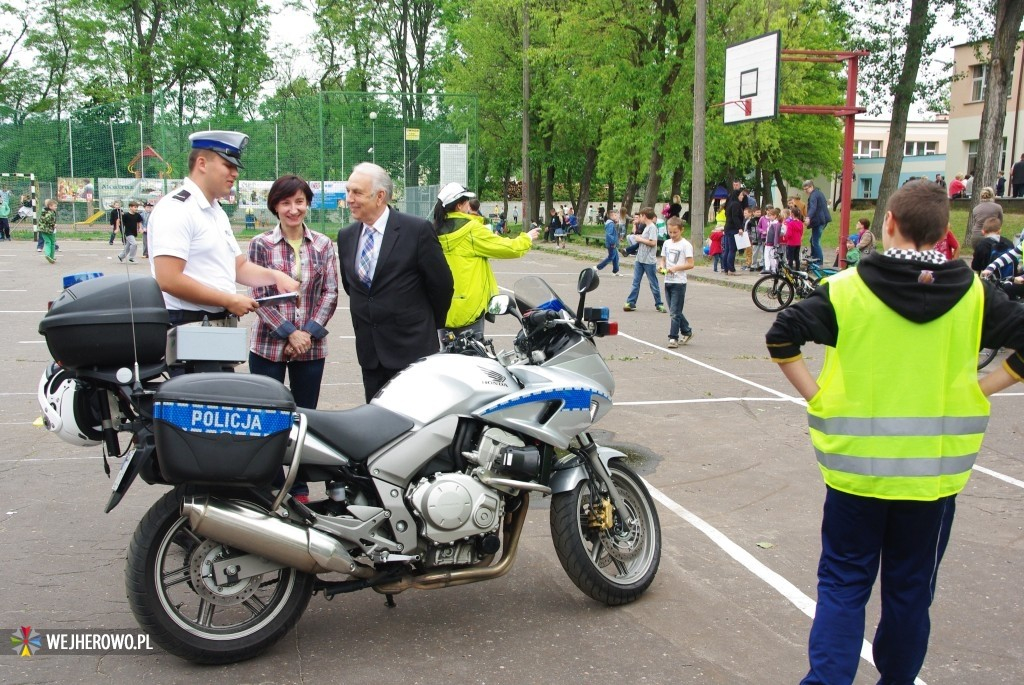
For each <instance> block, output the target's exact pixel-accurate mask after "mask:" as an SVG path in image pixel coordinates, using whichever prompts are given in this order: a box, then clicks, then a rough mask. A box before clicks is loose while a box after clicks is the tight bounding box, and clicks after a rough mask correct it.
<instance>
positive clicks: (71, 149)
mask: <svg viewBox="0 0 1024 685" xmlns="http://www.w3.org/2000/svg"><path fill="white" fill-rule="evenodd" d="M68 158H69V159H70V160H71V181H72V182H74V180H75V146H74V143H73V142H72V140H71V117H68ZM77 204H78V201H77V198H72V199H71V228H72V230H74V228H75V224H77V223H78V212H77V207H76V206H75V205H77Z"/></svg>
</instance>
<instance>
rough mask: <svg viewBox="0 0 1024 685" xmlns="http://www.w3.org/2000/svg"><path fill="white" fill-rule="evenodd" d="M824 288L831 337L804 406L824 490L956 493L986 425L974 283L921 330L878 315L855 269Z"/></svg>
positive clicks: (893, 495) (929, 495)
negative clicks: (831, 312)
mask: <svg viewBox="0 0 1024 685" xmlns="http://www.w3.org/2000/svg"><path fill="white" fill-rule="evenodd" d="M828 284H829V299H830V300H831V302H832V306H833V308H834V309H835V314H836V323H837V328H838V331H839V336H838V339H837V343H836V346H835V347H829V348H828V349H827V351H826V353H825V364H824V367H823V368H822V370H821V375H820V376H819V377H818V385H819V387H820V390H819V392H818V393H817V394H816V395H815V396H814V397H813V398H811V401H810V402H809V403H808V407H807V413H808V423H809V426H810V434H811V443H812V444H813V445H814V450H815V452H816V454H817V458H818V466H819V468H820V469H821V472H822V474H823V476H824V478H825V483H827V484H828V485H829V486H830V487H833V488H835V489H836V490H841V491H843V492H847V493H850V494H854V495H860V496H864V497H876V498H879V499H901V500H921V501H932V500H936V499H939V498H941V497H947V496H949V495H954V494H956V493H958V492H960V490H962V489H963V487H964V485H965V484H966V483H967V479H968V478H969V477H970V475H971V467H972V466H973V465H974V460H975V458H976V457H977V454H978V450H979V449H980V448H981V441H982V438H983V437H984V433H985V428H986V426H987V425H988V416H989V401H988V398H986V397H985V395H984V394H983V393H982V392H981V388H980V387H979V386H978V373H977V359H978V349H979V347H980V343H981V322H982V314H983V311H984V294H983V289H982V285H981V282H980V281H979V280H978V279H977V278H975V279H974V283H973V285H972V286H971V288H970V290H968V292H967V293H966V294H965V295H964V296H963V297H962V298H961V299H960V301H959V302H958V303H957V304H956V305H955V306H954V307H953V308H952V309H950V310H949V311H948V312H946V313H945V314H944V315H942V316H940V317H939V318H937V319H934V320H933V321H930V322H928V323H923V324H920V323H914V322H912V321H909V320H907V319H905V318H904V317H902V316H900V315H899V314H897V313H896V312H895V311H893V310H892V309H890V308H889V307H888V306H886V305H885V304H884V303H883V302H882V301H881V300H880V299H879V298H878V297H877V296H876V295H875V294H874V293H872V292H871V290H870V289H869V288H868V286H867V285H866V284H865V283H864V280H863V279H862V278H861V277H860V274H859V273H858V272H857V271H856V270H855V269H851V270H849V271H844V272H842V273H840V274H837V275H836V276H832V277H830V278H829V279H828Z"/></svg>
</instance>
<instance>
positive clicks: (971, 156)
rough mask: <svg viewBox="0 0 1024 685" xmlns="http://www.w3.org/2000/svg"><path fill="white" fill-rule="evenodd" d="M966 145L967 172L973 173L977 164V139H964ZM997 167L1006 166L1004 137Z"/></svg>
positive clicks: (1003, 167) (1002, 167)
mask: <svg viewBox="0 0 1024 685" xmlns="http://www.w3.org/2000/svg"><path fill="white" fill-rule="evenodd" d="M964 144H965V145H966V146H967V173H969V174H973V173H974V172H975V169H976V167H977V166H978V141H977V140H965V141H964ZM997 168H999V169H1005V168H1006V138H1003V150H1002V152H1001V153H1000V155H999V166H998V167H997Z"/></svg>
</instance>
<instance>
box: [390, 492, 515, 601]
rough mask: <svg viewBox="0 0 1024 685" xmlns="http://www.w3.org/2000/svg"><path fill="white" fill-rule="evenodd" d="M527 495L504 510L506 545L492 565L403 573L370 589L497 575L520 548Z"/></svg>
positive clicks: (423, 586) (434, 586) (435, 585)
mask: <svg viewBox="0 0 1024 685" xmlns="http://www.w3.org/2000/svg"><path fill="white" fill-rule="evenodd" d="M529 504H530V498H529V497H527V496H526V495H523V496H522V504H520V506H519V509H517V510H516V511H514V512H513V513H511V514H507V515H506V517H505V524H504V527H503V528H504V538H505V549H504V551H503V553H502V555H501V560H500V561H498V563H497V564H494V565H493V566H484V567H482V568H481V567H473V568H463V569H457V570H454V571H434V572H430V573H424V574H422V575H416V576H412V575H409V576H404V577H402V578H399V579H398V580H395V581H392V582H390V583H382V584H380V585H374V586H373V589H374V590H375V591H376V592H379V593H380V594H391V595H397V594H398V593H400V592H404V591H406V590H410V589H416V590H438V589H440V588H445V587H454V586H456V585H467V584H469V583H478V582H480V581H482V580H491V579H493V578H500V577H501V576H503V575H505V574H506V573H508V572H509V570H510V569H511V568H512V562H514V561H515V559H516V553H517V552H518V551H519V540H520V537H521V535H522V532H523V525H524V524H525V523H526V511H527V509H529Z"/></svg>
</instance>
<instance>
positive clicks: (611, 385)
mask: <svg viewBox="0 0 1024 685" xmlns="http://www.w3.org/2000/svg"><path fill="white" fill-rule="evenodd" d="M542 366H543V367H544V368H551V367H557V368H560V369H565V370H566V371H572V372H574V373H578V374H580V375H581V376H583V377H585V378H587V379H589V380H590V381H591V382H593V383H597V384H598V385H600V386H602V387H603V388H604V389H605V392H607V393H608V396H609V397H611V396H613V395H614V394H615V378H614V377H613V376H612V371H611V369H609V368H608V365H607V364H605V361H604V358H602V357H601V353H600V352H598V351H597V346H596V345H595V344H594V341H593V340H591V339H589V338H586V337H583V336H582V335H580V336H579V337H578V338H577V339H576V341H575V342H573V343H572V344H571V345H569V346H568V347H566V348H564V349H561V350H559V351H558V353H557V354H555V355H554V356H552V357H550V358H549V359H547V360H546V361H545V362H544V363H543V364H542ZM517 375H518V374H517Z"/></svg>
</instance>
